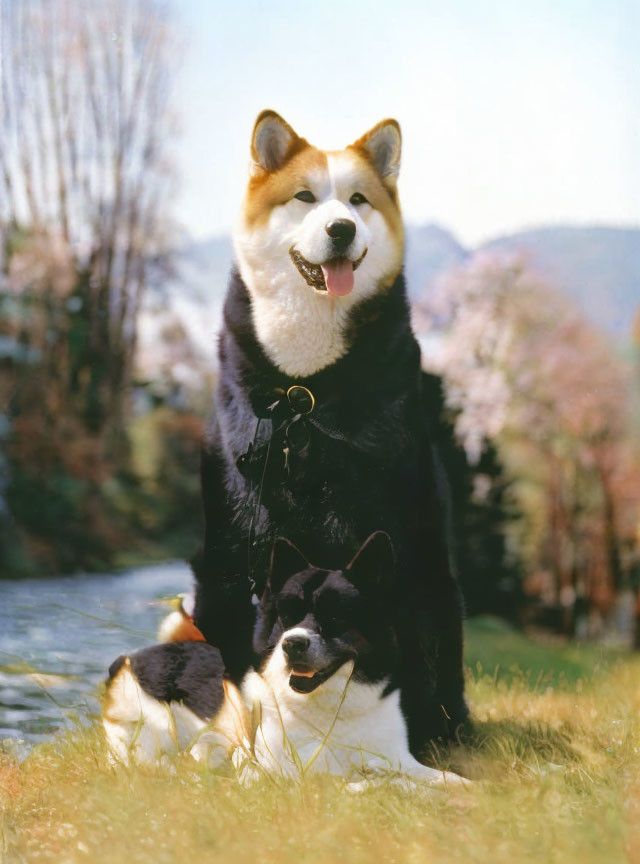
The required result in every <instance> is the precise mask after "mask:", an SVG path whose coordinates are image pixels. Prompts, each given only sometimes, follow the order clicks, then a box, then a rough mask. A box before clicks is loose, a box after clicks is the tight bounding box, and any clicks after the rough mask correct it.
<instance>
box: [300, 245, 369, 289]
mask: <svg viewBox="0 0 640 864" xmlns="http://www.w3.org/2000/svg"><path fill="white" fill-rule="evenodd" d="M367 252H368V249H365V250H364V252H363V253H362V255H361V256H360V257H359V258H358V260H357V261H349V259H348V258H335V259H333V260H332V261H327V262H326V263H325V264H312V263H311V261H307V259H306V258H305V257H304V255H301V254H300V252H298V250H297V249H296V248H295V247H294V246H292V247H291V249H289V255H290V256H291V260H292V261H293V263H294V264H295V265H296V267H297V268H298V272H299V273H300V275H301V276H302V278H303V279H304V280H305V282H306V283H307V285H310V286H311V287H312V288H315V289H316V291H328V293H329V294H333V295H334V296H336V297H344V296H346V295H347V294H350V293H351V291H352V290H353V273H354V271H355V270H357V269H358V267H359V266H360V265H361V264H362V262H363V260H364V256H365V255H366V254H367Z"/></svg>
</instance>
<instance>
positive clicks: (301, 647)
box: [282, 635, 311, 660]
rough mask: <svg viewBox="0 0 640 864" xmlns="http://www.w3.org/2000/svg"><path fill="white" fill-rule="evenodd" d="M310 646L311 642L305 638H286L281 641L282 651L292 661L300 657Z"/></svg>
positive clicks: (297, 636)
mask: <svg viewBox="0 0 640 864" xmlns="http://www.w3.org/2000/svg"><path fill="white" fill-rule="evenodd" d="M310 644H311V642H310V640H309V639H308V638H307V637H306V636H299V635H296V636H286V637H285V638H284V639H283V640H282V650H283V651H284V653H285V654H286V655H287V657H289V659H291V660H292V659H294V658H295V657H301V656H302V654H304V652H305V651H306V650H307V648H308V647H309V645H310Z"/></svg>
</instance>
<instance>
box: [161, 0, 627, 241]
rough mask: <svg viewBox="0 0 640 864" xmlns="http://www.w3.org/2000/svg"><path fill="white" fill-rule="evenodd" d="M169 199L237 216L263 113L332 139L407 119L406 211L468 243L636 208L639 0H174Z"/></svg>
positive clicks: (615, 216)
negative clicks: (176, 142) (180, 44)
mask: <svg viewBox="0 0 640 864" xmlns="http://www.w3.org/2000/svg"><path fill="white" fill-rule="evenodd" d="M173 3H174V9H175V17H176V19H177V22H178V24H179V26H180V27H181V28H182V30H183V34H182V35H183V41H184V45H185V49H184V63H183V69H182V72H181V76H180V82H179V88H178V97H179V98H178V104H179V108H180V109H181V111H182V125H183V137H182V140H181V143H180V146H179V154H178V155H179V170H180V172H181V175H182V193H181V195H180V197H179V201H178V217H179V219H180V220H181V221H182V223H183V224H184V225H185V227H186V228H187V229H188V230H189V231H190V232H192V233H193V234H195V235H196V236H205V235H209V234H213V233H221V232H223V231H227V230H229V228H230V227H231V226H232V224H233V222H234V219H235V217H236V214H237V211H238V207H239V202H240V198H241V195H242V191H243V188H244V184H245V178H246V168H247V161H248V146H249V135H250V132H251V128H252V125H253V121H254V119H255V116H256V114H257V113H258V112H259V111H260V110H261V109H262V108H266V107H270V108H275V109H276V110H277V111H279V112H280V113H281V114H283V115H284V116H285V117H286V119H287V120H288V121H289V122H290V123H291V124H292V125H293V126H294V128H295V129H296V130H297V131H298V132H299V133H300V134H301V135H304V137H306V138H308V139H309V140H310V141H312V142H313V143H315V144H317V145H318V146H321V147H325V148H335V147H342V146H344V145H345V144H347V143H349V142H350V141H352V140H354V139H355V138H356V137H358V136H359V135H360V134H362V132H364V131H365V130H366V129H367V128H369V127H370V126H372V125H373V124H374V123H376V122H377V121H378V120H379V119H381V118H382V117H385V116H394V117H396V118H397V119H398V120H399V121H400V123H401V124H402V129H403V134H404V158H403V166H402V173H401V185H400V191H401V198H402V202H403V206H404V212H405V217H406V219H407V220H411V221H413V222H426V221H436V222H439V223H441V224H443V225H445V226H446V227H448V228H450V229H451V230H453V231H454V232H455V233H456V234H458V236H459V237H460V238H461V239H462V240H463V241H465V242H466V243H471V244H475V243H477V242H479V241H482V240H484V239H487V238H489V237H491V236H494V235H496V234H499V233H503V232H509V231H515V230H517V229H519V228H522V227H528V226H533V225H540V224H548V223H559V222H570V223H578V224H584V223H593V222H596V223H610V224H634V225H638V224H640V61H639V59H638V58H639V56H640V0H555V2H551V0H536V2H527V3H525V2H522V0H512V2H506V0H505V2H503V0H495V2H486V0H485V2H483V0H475V2H474V0H438V2H436V0H423V2H414V0H387V2H385V3H378V2H370V0H369V2H363V0H352V2H349V0H343V2H340V0H322V2H300V0H299V2H294V0H271V2H262V0H236V2H233V0H228V2H225V3H221V2H216V0H173Z"/></svg>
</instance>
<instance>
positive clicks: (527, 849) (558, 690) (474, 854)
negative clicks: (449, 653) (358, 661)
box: [0, 619, 640, 864]
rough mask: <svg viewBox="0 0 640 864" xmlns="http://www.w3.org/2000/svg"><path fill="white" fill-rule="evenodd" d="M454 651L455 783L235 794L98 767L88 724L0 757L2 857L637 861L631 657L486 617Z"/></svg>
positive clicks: (227, 784) (296, 787) (637, 741)
mask: <svg viewBox="0 0 640 864" xmlns="http://www.w3.org/2000/svg"><path fill="white" fill-rule="evenodd" d="M467 643H468V649H467V657H468V660H469V686H468V694H469V699H470V702H471V705H472V709H473V715H474V719H475V728H474V731H473V733H472V735H471V739H470V740H469V741H468V742H467V743H465V745H464V746H463V745H457V746H455V747H453V748H450V749H449V750H447V751H442V752H439V753H435V754H434V757H435V760H436V762H437V764H440V765H441V766H443V767H445V766H447V767H453V768H454V769H456V770H460V771H462V772H464V773H466V774H467V775H468V776H470V777H473V778H475V779H476V780H478V781H479V782H477V783H476V784H475V785H474V787H473V788H472V789H470V790H465V791H455V792H453V791H451V792H446V791H439V790H433V789H416V790H414V791H412V792H403V791H402V790H401V789H398V788H395V787H393V786H392V785H390V784H389V783H385V784H383V785H381V786H378V787H375V788H371V789H367V790H366V791H364V792H361V793H359V794H354V793H351V792H349V791H348V790H347V789H346V788H345V786H344V784H343V783H342V782H340V781H338V780H334V779H331V778H328V777H320V778H311V779H308V780H306V781H305V783H304V784H302V785H300V784H296V783H292V782H290V783H283V782H278V783H275V782H271V781H269V780H263V781H260V782H259V783H258V784H257V785H255V786H253V787H252V788H250V789H248V790H245V789H241V788H240V787H239V786H238V785H237V783H236V782H235V781H234V780H233V779H232V778H231V776H230V775H228V774H225V773H224V772H223V773H214V772H210V771H207V770H206V769H202V768H200V767H198V766H197V765H196V764H195V763H194V762H192V761H190V760H188V759H185V758H179V759H176V760H175V761H174V762H173V763H172V764H170V765H169V766H167V767H165V768H163V769H160V768H158V769H153V770H151V769H126V768H123V767H119V768H113V767H111V766H110V765H109V762H108V760H107V758H106V753H105V748H104V744H103V741H102V738H101V735H100V730H99V728H98V727H96V726H94V727H90V728H85V729H81V728H79V729H78V730H77V731H75V732H73V733H70V734H68V735H66V736H63V737H59V738H56V739H54V740H52V741H51V742H49V743H47V744H43V745H39V746H38V747H36V748H35V750H34V751H33V752H32V754H31V755H30V756H29V758H28V759H26V760H25V761H24V762H23V763H21V764H19V763H18V762H17V761H16V760H15V759H13V758H12V757H11V756H10V755H5V756H4V757H1V756H0V801H1V802H2V807H3V809H2V816H1V817H0V860H4V861H7V862H14V861H15V862H18V861H20V862H22V861H32V860H33V861H56V862H58V861H68V862H75V861H92V862H103V861H105V862H106V861H108V862H110V864H113V862H119V861H127V862H151V861H153V862H158V864H164V862H183V861H185V862H186V861H194V860H201V861H205V862H215V864H217V862H238V864H244V862H251V864H258V862H259V864H263V862H265V864H270V862H274V864H275V862H277V864H281V862H282V864H288V862H291V864H293V862H296V864H298V862H319V864H320V862H322V864H324V862H333V861H341V862H360V861H363V862H364V861H367V862H370V861H376V862H377V861H388V862H403V864H404V862H409V864H411V862H416V864H418V862H420V864H422V862H425V864H431V862H447V864H449V862H453V864H455V862H465V864H466V862H491V864H499V862H502V861H510V862H517V864H527V862H544V864H553V862H563V864H564V862H580V864H595V862H598V864H600V862H602V864H604V862H606V864H615V862H622V861H638V860H640V770H639V769H640V756H639V748H640V728H639V709H640V660H637V659H635V658H633V657H629V656H627V657H620V656H619V655H617V654H614V653H611V652H603V651H602V650H599V649H596V648H593V647H582V646H567V645H549V644H543V643H538V642H533V641H531V640H529V639H527V638H525V637H524V636H522V635H520V634H517V633H514V632H513V631H511V630H510V629H509V628H507V627H506V626H505V625H502V624H499V623H497V622H493V621H491V620H489V619H486V620H481V621H476V622H472V623H471V624H470V626H469V630H468V639H467ZM479 664H480V665H479ZM498 664H499V665H498ZM496 666H498V668H497V669H496Z"/></svg>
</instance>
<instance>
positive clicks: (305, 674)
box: [289, 660, 344, 693]
mask: <svg viewBox="0 0 640 864" xmlns="http://www.w3.org/2000/svg"><path fill="white" fill-rule="evenodd" d="M343 663H344V661H343V660H341V661H339V662H338V663H333V664H332V665H331V666H327V667H326V669H312V668H311V667H310V666H307V665H306V664H304V663H296V664H295V666H293V667H292V669H291V675H290V677H289V687H291V689H292V690H295V692H296V693H311V692H312V691H313V690H315V689H316V687H319V686H320V685H321V684H322V683H323V682H324V681H327V680H328V679H329V678H331V676H332V675H333V673H334V672H337V671H338V669H339V668H340V666H342V664H343Z"/></svg>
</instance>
